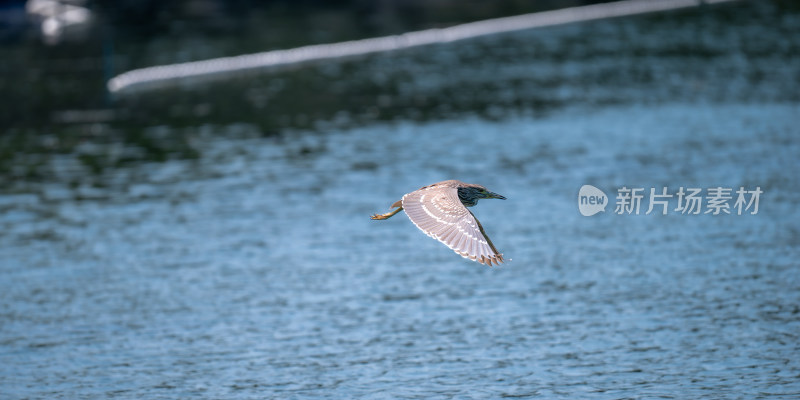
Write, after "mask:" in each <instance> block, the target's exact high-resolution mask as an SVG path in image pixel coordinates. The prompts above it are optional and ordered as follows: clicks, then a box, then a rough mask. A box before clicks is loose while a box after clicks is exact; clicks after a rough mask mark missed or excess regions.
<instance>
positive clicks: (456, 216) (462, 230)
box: [402, 187, 503, 266]
mask: <svg viewBox="0 0 800 400" xmlns="http://www.w3.org/2000/svg"><path fill="white" fill-rule="evenodd" d="M402 202H403V209H404V210H405V212H406V215H408V218H410V219H411V222H413V223H414V225H416V226H417V228H419V229H420V230H422V231H423V232H425V234H427V235H428V236H430V237H432V238H434V239H436V240H438V241H440V242H442V243H444V244H445V245H447V247H449V248H451V249H452V250H453V251H455V252H456V253H458V254H459V255H460V256H462V257H464V258H469V259H470V260H474V261H477V262H479V263H481V264H486V265H490V266H491V265H492V263H494V264H499V263H501V262H503V255H502V254H500V253H499V252H498V251H497V249H495V247H494V245H493V244H492V241H491V240H489V237H488V236H486V234H485V233H484V231H483V227H482V226H481V224H480V222H478V220H477V219H476V218H475V217H474V216H473V215H472V213H471V212H470V211H469V210H467V208H466V207H464V205H463V204H461V201H460V200H459V199H458V191H457V189H455V188H450V189H445V190H443V189H442V188H441V187H431V188H430V189H429V188H427V187H426V188H422V189H420V190H417V191H414V192H411V193H409V194H407V195H405V196H403V199H402Z"/></svg>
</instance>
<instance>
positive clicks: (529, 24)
mask: <svg viewBox="0 0 800 400" xmlns="http://www.w3.org/2000/svg"><path fill="white" fill-rule="evenodd" d="M728 1H736V0H624V1H618V2H614V3H601V4H593V5H588V6H581V7H572V8H564V9H560V10H553V11H544V12H538V13H532V14H525V15H518V16H513V17H504V18H495V19H489V20H484V21H478V22H470V23H466V24H462V25H456V26H452V27H450V28H444V29H428V30H423V31H416V32H408V33H404V34H401V35H392V36H383V37H377V38H371V39H362V40H353V41H348V42H340V43H331V44H318V45H311V46H304V47H298V48H294V49H288V50H273V51H267V52H263V53H255V54H247V55H241V56H235V57H223V58H214V59H210V60H204V61H193V62H186V63H180V64H171V65H162V66H155V67H148V68H141V69H135V70H131V71H128V72H125V73H123V74H120V75H117V76H116V77H114V78H112V79H111V80H109V81H108V90H109V91H111V92H112V93H118V92H123V91H125V90H131V89H134V88H136V89H147V88H158V87H164V86H168V85H170V84H175V83H178V82H179V81H180V80H182V79H186V78H198V77H203V76H210V75H218V74H225V73H230V72H237V71H244V70H252V69H257V68H270V67H280V66H289V65H296V64H300V63H304V62H311V61H319V60H326V59H335V58H342V57H348V56H356V55H364V54H370V53H376V52H382V51H392V50H400V49H407V48H410V47H416V46H424V45H428V44H434V43H447V42H453V41H456V40H464V39H470V38H475V37H479V36H486V35H493V34H497V33H503V32H511V31H517V30H523V29H531V28H540V27H545V26H553V25H561V24H568V23H573V22H581V21H591V20H596V19H603V18H612V17H621V16H627V15H635V14H644V13H650V12H657V11H665V10H673V9H678V8H685V7H693V6H697V5H700V4H703V3H722V2H728Z"/></svg>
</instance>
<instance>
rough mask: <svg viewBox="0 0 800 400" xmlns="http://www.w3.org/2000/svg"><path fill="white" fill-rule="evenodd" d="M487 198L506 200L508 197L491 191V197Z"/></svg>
mask: <svg viewBox="0 0 800 400" xmlns="http://www.w3.org/2000/svg"><path fill="white" fill-rule="evenodd" d="M487 198H488V199H500V200H505V199H506V197H505V196H503V195H499V194H497V193H495V192H489V197H487Z"/></svg>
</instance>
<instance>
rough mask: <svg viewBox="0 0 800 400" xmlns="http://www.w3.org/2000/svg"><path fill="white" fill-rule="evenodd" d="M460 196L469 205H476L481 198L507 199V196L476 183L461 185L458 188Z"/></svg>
mask: <svg viewBox="0 0 800 400" xmlns="http://www.w3.org/2000/svg"><path fill="white" fill-rule="evenodd" d="M458 197H459V199H460V200H461V202H462V203H463V204H464V205H465V206H467V207H472V206H474V205H475V204H477V203H478V200H480V199H501V200H505V199H506V198H505V196H502V195H499V194H497V193H494V192H490V191H488V190H486V188H485V187H483V186H481V185H474V184H467V185H463V186H460V187H459V188H458Z"/></svg>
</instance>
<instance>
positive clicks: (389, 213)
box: [369, 207, 403, 219]
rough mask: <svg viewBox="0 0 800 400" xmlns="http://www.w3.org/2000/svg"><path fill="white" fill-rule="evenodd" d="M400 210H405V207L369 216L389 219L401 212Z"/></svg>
mask: <svg viewBox="0 0 800 400" xmlns="http://www.w3.org/2000/svg"><path fill="white" fill-rule="evenodd" d="M400 211H403V207H400V208H398V209H397V210H394V211H392V212H388V213H386V214H375V215H373V216H371V217H369V218H370V219H389V218H391V217H392V216H394V215H395V214H397V213H399V212H400Z"/></svg>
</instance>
